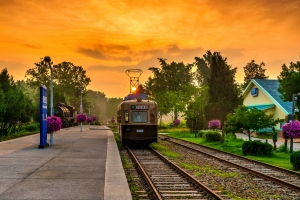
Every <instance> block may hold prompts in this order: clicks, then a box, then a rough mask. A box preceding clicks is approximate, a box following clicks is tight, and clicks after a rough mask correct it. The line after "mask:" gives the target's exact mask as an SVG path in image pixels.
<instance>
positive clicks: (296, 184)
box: [160, 136, 300, 198]
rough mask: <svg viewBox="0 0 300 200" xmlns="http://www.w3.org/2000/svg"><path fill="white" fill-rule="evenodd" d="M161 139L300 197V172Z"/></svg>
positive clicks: (173, 140) (175, 140)
mask: <svg viewBox="0 0 300 200" xmlns="http://www.w3.org/2000/svg"><path fill="white" fill-rule="evenodd" d="M160 139H163V140H164V141H165V142H170V143H172V144H171V145H173V146H174V144H175V145H178V146H180V147H182V148H188V149H189V150H190V151H193V152H196V153H197V154H200V153H201V154H202V155H205V157H207V158H208V159H214V160H218V161H219V162H222V163H224V164H226V165H228V169H229V170H233V171H239V170H242V171H245V172H246V173H250V174H252V175H253V176H255V177H256V178H255V180H256V181H257V182H261V183H267V182H266V181H268V183H267V185H270V186H271V187H273V188H277V190H279V191H281V190H282V191H283V192H285V193H287V190H290V191H289V192H288V193H289V195H290V196H292V197H293V196H294V197H296V198H297V197H300V174H299V173H297V172H294V171H291V170H286V169H283V168H279V167H276V166H273V165H269V164H265V163H262V162H258V161H254V160H251V159H247V158H245V157H242V156H238V155H234V154H231V153H227V152H223V151H220V150H216V149H212V148H209V147H205V146H202V145H197V144H193V143H190V142H187V141H183V140H179V139H176V138H171V137H167V136H160ZM270 182H271V183H270Z"/></svg>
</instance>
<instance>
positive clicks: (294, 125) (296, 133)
mask: <svg viewBox="0 0 300 200" xmlns="http://www.w3.org/2000/svg"><path fill="white" fill-rule="evenodd" d="M282 132H283V137H284V138H300V122H299V121H298V120H295V121H292V122H290V123H286V124H284V125H283V126H282Z"/></svg>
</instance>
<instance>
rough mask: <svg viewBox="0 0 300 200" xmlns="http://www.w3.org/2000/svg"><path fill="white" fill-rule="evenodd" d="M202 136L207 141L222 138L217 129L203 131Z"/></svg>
mask: <svg viewBox="0 0 300 200" xmlns="http://www.w3.org/2000/svg"><path fill="white" fill-rule="evenodd" d="M202 137H203V138H204V139H205V140H206V141H207V142H216V141H221V140H222V136H221V134H220V133H219V132H218V131H205V132H204V134H203V135H202Z"/></svg>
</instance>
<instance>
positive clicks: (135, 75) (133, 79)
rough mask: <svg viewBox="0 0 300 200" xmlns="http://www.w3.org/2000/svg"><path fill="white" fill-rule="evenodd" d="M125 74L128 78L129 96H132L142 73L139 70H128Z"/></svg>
mask: <svg viewBox="0 0 300 200" xmlns="http://www.w3.org/2000/svg"><path fill="white" fill-rule="evenodd" d="M125 73H126V74H127V75H128V76H129V78H130V84H129V86H130V90H129V92H130V94H132V93H133V92H134V91H135V90H136V89H137V88H138V86H139V77H140V76H141V75H142V73H143V71H142V70H141V69H128V70H126V71H125Z"/></svg>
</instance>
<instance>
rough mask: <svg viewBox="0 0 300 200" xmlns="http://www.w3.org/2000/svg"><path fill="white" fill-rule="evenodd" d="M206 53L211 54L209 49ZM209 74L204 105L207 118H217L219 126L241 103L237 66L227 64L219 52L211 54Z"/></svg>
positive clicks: (222, 124)
mask: <svg viewBox="0 0 300 200" xmlns="http://www.w3.org/2000/svg"><path fill="white" fill-rule="evenodd" d="M207 54H211V53H210V51H208V52H207ZM210 69H211V76H210V78H208V81H207V83H208V87H209V90H208V96H209V99H208V103H207V107H206V113H207V115H208V116H207V119H208V120H210V119H219V120H220V121H221V127H223V126H224V121H225V119H226V116H227V115H228V113H230V112H232V111H233V110H234V109H235V108H236V107H237V106H238V105H240V104H241V103H242V95H241V93H240V89H239V87H238V84H237V83H236V81H235V74H236V70H237V68H231V66H230V65H229V64H227V58H224V57H222V56H221V54H220V53H219V52H214V53H213V54H212V55H211V64H210ZM224 136H225V135H224V132H222V137H223V138H224Z"/></svg>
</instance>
